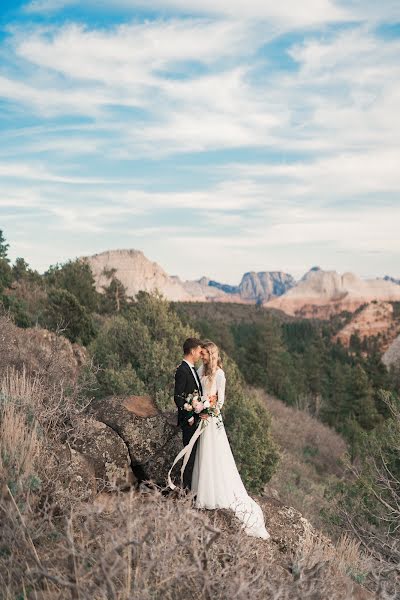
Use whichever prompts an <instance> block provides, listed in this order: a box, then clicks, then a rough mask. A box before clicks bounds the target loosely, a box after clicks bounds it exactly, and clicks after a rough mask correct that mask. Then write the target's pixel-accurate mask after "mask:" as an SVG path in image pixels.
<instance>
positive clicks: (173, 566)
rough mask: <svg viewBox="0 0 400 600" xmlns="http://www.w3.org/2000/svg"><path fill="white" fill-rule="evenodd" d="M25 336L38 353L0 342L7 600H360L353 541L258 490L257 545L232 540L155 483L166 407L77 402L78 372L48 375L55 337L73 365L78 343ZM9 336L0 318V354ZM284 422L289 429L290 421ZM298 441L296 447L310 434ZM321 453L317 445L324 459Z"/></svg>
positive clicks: (58, 359)
mask: <svg viewBox="0 0 400 600" xmlns="http://www.w3.org/2000/svg"><path fill="white" fill-rule="evenodd" d="M23 335H24V336H25V339H26V340H28V339H29V338H30V337H32V340H33V344H34V345H35V347H36V352H37V354H36V356H37V357H41V358H38V359H37V360H38V361H39V362H37V361H36V362H35V361H33V362H31V363H27V362H26V361H25V359H24V358H23V357H21V356H18V353H17V352H16V353H14V354H12V353H9V352H8V351H7V353H6V352H5V347H4V346H3V345H2V346H1V347H0V355H1V356H2V362H1V364H0V386H1V390H2V397H3V398H5V399H6V402H2V403H1V404H0V423H1V434H2V435H1V438H0V458H1V460H0V479H1V482H2V488H1V491H2V493H1V495H0V514H1V519H2V528H1V532H0V547H1V549H2V551H1V552H0V586H1V589H2V591H3V592H4V593H5V594H6V595H5V597H6V598H15V597H19V596H21V597H24V596H25V597H26V598H28V599H29V600H34V599H36V598H43V599H46V600H62V599H64V598H66V597H70V596H71V595H72V597H79V598H81V599H82V600H93V598H118V597H124V598H130V597H135V598H138V599H139V600H145V598H148V597H152V598H155V599H156V600H158V599H159V598H163V599H164V598H167V599H168V600H187V599H188V598H189V597H193V593H194V592H196V594H197V596H198V597H200V598H202V597H204V598H211V597H212V598H216V599H220V600H225V599H226V598H227V597H232V595H233V594H234V595H235V596H236V597H237V598H239V599H241V600H245V599H246V598H248V597H249V595H251V597H252V598H255V599H258V600H265V599H266V598H272V597H276V595H279V596H280V597H282V598H302V599H305V600H307V599H308V598H309V599H310V600H311V598H314V597H315V594H316V593H317V594H319V595H322V597H329V598H332V599H333V600H339V599H340V600H342V599H343V598H359V599H360V600H364V599H365V600H367V599H369V598H371V594H370V593H369V592H368V590H367V589H365V588H363V587H361V586H360V585H359V581H361V580H362V581H363V582H364V580H365V577H366V573H367V571H368V570H369V569H370V568H371V564H370V561H369V560H368V559H367V557H365V556H364V555H363V554H362V552H361V551H360V547H359V544H358V543H357V542H356V541H354V540H351V539H350V538H348V537H346V536H344V537H341V538H340V539H338V541H337V542H336V543H333V542H332V541H331V540H330V539H329V538H328V537H327V536H326V535H324V534H323V533H321V532H320V531H318V529H316V528H315V527H313V525H312V524H311V523H310V522H309V521H308V520H307V519H306V518H304V517H303V516H302V515H301V513H300V512H299V511H297V510H296V509H295V508H293V507H291V506H290V505H289V504H286V503H285V502H282V501H279V500H278V499H276V498H273V497H272V496H270V495H268V493H267V491H265V492H264V494H263V495H257V496H255V497H256V499H257V501H258V502H259V504H260V506H261V507H262V509H263V512H264V516H265V519H266V524H267V527H268V530H269V531H270V533H271V540H270V541H268V542H264V541H263V540H258V539H254V538H250V537H248V536H246V535H244V534H243V533H242V532H241V530H240V527H239V523H238V522H237V521H236V519H235V518H234V517H233V515H232V514H231V512H230V511H228V510H225V509H224V510H214V511H207V510H204V511H202V510H196V509H194V508H193V506H192V502H191V500H192V499H191V498H190V497H188V496H186V497H185V496H182V495H181V494H180V493H179V490H178V491H177V492H174V493H167V490H166V489H165V488H164V487H163V485H162V482H163V479H164V477H165V473H166V469H167V468H168V466H169V464H170V461H171V457H172V456H174V454H175V452H176V451H177V449H178V448H179V447H180V444H181V439H180V432H179V431H178V428H177V427H176V426H175V424H174V425H171V424H170V420H169V416H168V414H164V413H162V412H161V411H160V410H159V408H158V407H157V406H156V405H155V404H154V402H153V400H151V399H150V398H149V397H137V396H128V397H126V396H125V397H124V396H122V397H121V396H111V397H107V398H98V399H96V400H94V401H92V402H90V403H88V402H87V398H86V401H85V388H84V387H82V380H81V379H80V378H78V379H76V376H75V374H72V373H71V374H70V375H69V374H68V371H59V369H63V364H64V361H65V351H66V350H65V349H66V346H68V347H69V350H70V351H69V354H68V355H69V356H70V360H71V364H75V363H74V362H73V356H74V355H75V353H76V352H77V350H78V348H77V347H75V349H73V348H72V345H70V344H69V342H66V341H65V340H62V344H61V345H60V346H58V345H57V344H55V346H54V348H55V349H54V352H53V353H52V355H51V360H50V362H49V357H47V358H46V351H45V348H46V347H47V346H46V344H47V342H46V336H45V335H44V336H39V337H38V336H37V335H36V332H35V330H25V331H24V334H23ZM18 336H19V332H18V331H16V329H15V326H13V325H12V324H11V323H10V322H9V321H7V320H2V321H1V322H0V340H2V343H3V342H4V340H9V342H10V343H9V346H8V348H9V349H11V350H12V349H13V348H14V349H15V348H18ZM50 337H51V335H50ZM33 344H32V347H33ZM42 346H43V348H44V352H42V351H41V349H42ZM80 355H82V356H83V351H82V352H81V353H80ZM42 361H43V362H42ZM50 365H51V368H50V369H49V367H50ZM81 368H82V369H83V370H84V369H85V365H84V364H82V365H81ZM61 372H63V373H64V375H63V376H62V377H61V378H60V373H61ZM50 373H51V376H49V374H50ZM57 373H58V375H57ZM35 374H36V376H35ZM38 374H40V379H38V378H37V375H38ZM60 382H62V385H60ZM86 391H87V390H86ZM233 400H234V397H233V396H231V401H233ZM281 426H282V422H280V425H279V428H277V429H276V431H277V432H278V430H279V429H280V427H281ZM293 426H294V429H293V433H294V434H295V433H296V420H294V421H293ZM300 427H301V428H302V429H304V428H303V423H302V422H300ZM302 436H303V437H302V440H303V441H302V442H300V443H304V442H305V441H307V443H310V440H308V438H307V437H306V434H305V433H304V431H303V433H302ZM149 439H150V440H151V442H152V443H151V444H149V443H148V442H149ZM313 440H314V443H315V442H316V441H317V438H316V437H315V436H314V438H313ZM320 443H322V440H318V444H320ZM338 449H340V448H338ZM323 453H324V450H323V448H322V446H321V456H325V458H322V461H323V464H324V462H325V461H326V460H327V454H325V455H323ZM329 462H330V465H333V464H334V457H333V456H330V458H329ZM286 465H287V466H288V464H287V463H286ZM139 466H140V468H139ZM332 468H334V467H332ZM129 471H130V476H129ZM144 474H146V476H147V477H149V475H150V474H151V479H146V480H143V479H142V477H143V475H144ZM287 475H288V474H287V473H286V474H285V475H284V477H287ZM282 476H283V473H282ZM275 481H276V480H275ZM281 488H282V489H283V488H284V485H283V482H282V484H281ZM287 491H288V488H287ZM233 549H234V551H233ZM177 556H179V563H178V564H177V559H176V557H177ZM299 574H301V576H300V577H299ZM349 574H350V575H349ZM207 590H209V591H207ZM211 593H212V596H211Z"/></svg>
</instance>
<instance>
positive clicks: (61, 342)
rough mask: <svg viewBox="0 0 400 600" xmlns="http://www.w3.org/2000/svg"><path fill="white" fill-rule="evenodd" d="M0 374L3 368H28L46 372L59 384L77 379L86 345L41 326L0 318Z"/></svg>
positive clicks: (85, 356)
mask: <svg viewBox="0 0 400 600" xmlns="http://www.w3.org/2000/svg"><path fill="white" fill-rule="evenodd" d="M0 347H1V352H0V373H1V371H2V368H3V367H4V368H10V367H15V368H17V369H19V370H21V369H22V368H25V370H26V372H27V373H28V374H32V375H41V374H45V375H46V378H47V379H52V380H54V381H57V383H58V384H60V383H62V382H64V383H74V382H76V380H77V378H78V375H79V372H80V370H81V368H82V366H83V365H84V364H85V362H86V360H87V352H86V350H85V348H83V347H82V346H79V344H72V343H71V342H70V341H69V340H67V338H65V337H64V336H62V335H57V334H56V333H54V332H52V331H48V330H47V329H41V328H39V327H34V328H28V329H22V328H20V327H17V326H16V325H14V324H13V323H12V322H11V321H10V319H8V318H7V317H1V318H0Z"/></svg>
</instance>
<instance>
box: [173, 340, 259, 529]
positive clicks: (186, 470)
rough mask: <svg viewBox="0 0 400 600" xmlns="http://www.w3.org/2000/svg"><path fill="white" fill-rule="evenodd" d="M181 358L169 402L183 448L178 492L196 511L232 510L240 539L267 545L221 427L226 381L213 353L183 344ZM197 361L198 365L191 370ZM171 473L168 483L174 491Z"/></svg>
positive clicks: (207, 345)
mask: <svg viewBox="0 0 400 600" xmlns="http://www.w3.org/2000/svg"><path fill="white" fill-rule="evenodd" d="M183 354H184V357H183V360H182V363H181V364H180V365H179V367H178V368H177V370H176V373H175V390H174V400H175V404H176V406H177V408H178V425H179V426H180V427H181V429H182V438H183V444H184V448H183V450H182V451H181V452H180V453H179V454H178V456H177V457H176V458H175V460H174V463H173V465H172V467H173V466H174V465H175V464H176V463H177V462H178V460H179V459H180V458H183V465H182V469H181V477H182V470H183V487H184V489H186V490H187V491H188V492H192V493H193V495H194V498H195V507H196V508H205V509H215V508H228V509H231V510H233V511H234V514H235V515H236V517H237V518H238V519H239V520H240V521H241V522H242V528H243V530H244V531H245V533H247V534H248V535H251V536H254V537H260V538H262V539H268V538H269V537H270V535H269V533H268V531H267V530H266V528H265V522H264V515H263V512H262V510H261V507H260V506H259V505H258V504H257V503H256V502H255V501H254V500H253V498H251V497H250V496H249V495H248V493H247V491H246V488H245V486H244V484H243V482H242V479H241V477H240V474H239V471H238V470H237V467H236V463H235V459H234V457H233V454H232V450H231V447H230V444H229V440H228V437H227V435H226V431H225V427H224V424H223V419H222V415H221V408H222V406H223V404H224V402H225V382H226V378H225V373H224V371H223V369H222V363H221V359H220V356H219V350H218V347H217V346H216V345H215V344H214V343H213V342H211V341H204V342H202V341H200V340H198V339H196V338H188V339H187V340H186V341H185V342H184V344H183ZM200 359H201V361H202V365H201V366H200V367H199V368H198V369H197V370H196V367H195V365H196V363H198V362H199V361H200ZM172 467H171V469H170V472H169V474H168V480H169V485H170V487H172V488H174V487H175V486H174V484H173V483H172V481H171V478H170V473H171V470H172Z"/></svg>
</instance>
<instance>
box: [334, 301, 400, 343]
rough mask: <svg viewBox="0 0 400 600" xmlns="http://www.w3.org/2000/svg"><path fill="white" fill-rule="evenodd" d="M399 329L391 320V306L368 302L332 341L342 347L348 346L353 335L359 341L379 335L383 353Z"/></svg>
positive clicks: (386, 303)
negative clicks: (340, 343) (356, 336)
mask: <svg viewBox="0 0 400 600" xmlns="http://www.w3.org/2000/svg"><path fill="white" fill-rule="evenodd" d="M399 329H400V327H399V324H398V323H397V322H396V321H395V320H394V318H393V305H392V304H390V303H389V302H370V303H369V304H367V305H366V306H365V307H364V308H362V309H361V310H359V311H357V312H356V313H355V314H354V316H353V317H352V319H351V321H350V322H349V323H347V325H345V326H344V327H343V328H342V329H341V330H340V331H339V332H338V333H337V334H336V335H335V336H334V338H333V341H336V340H340V341H341V342H342V344H343V345H344V346H348V345H349V343H350V338H351V336H352V335H353V334H357V335H358V336H359V337H360V339H361V340H363V339H364V338H365V337H366V338H369V337H374V336H378V335H379V336H380V338H381V343H380V348H381V350H382V351H384V350H386V349H387V348H388V347H389V346H390V344H391V343H392V342H393V340H394V338H395V337H396V335H397V333H399Z"/></svg>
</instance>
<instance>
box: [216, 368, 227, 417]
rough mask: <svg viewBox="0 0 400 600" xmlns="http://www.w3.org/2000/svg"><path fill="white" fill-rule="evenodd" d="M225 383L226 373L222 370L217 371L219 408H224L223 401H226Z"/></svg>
mask: <svg viewBox="0 0 400 600" xmlns="http://www.w3.org/2000/svg"><path fill="white" fill-rule="evenodd" d="M225 383H226V377H225V373H224V372H223V371H222V370H221V371H218V373H217V378H216V384H217V394H218V402H217V406H218V408H222V405H223V403H224V402H225Z"/></svg>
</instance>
